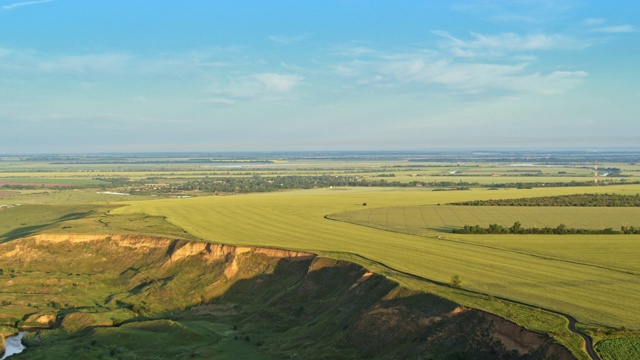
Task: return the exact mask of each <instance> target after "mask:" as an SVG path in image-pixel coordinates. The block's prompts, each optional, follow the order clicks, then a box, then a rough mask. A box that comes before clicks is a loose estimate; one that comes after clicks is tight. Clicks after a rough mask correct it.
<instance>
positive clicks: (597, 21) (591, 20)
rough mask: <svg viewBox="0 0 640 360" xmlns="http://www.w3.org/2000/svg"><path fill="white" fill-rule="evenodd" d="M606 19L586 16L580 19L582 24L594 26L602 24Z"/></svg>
mask: <svg viewBox="0 0 640 360" xmlns="http://www.w3.org/2000/svg"><path fill="white" fill-rule="evenodd" d="M605 21H606V20H605V19H603V18H587V19H584V20H583V21H582V25H586V26H595V25H602V24H604V22H605Z"/></svg>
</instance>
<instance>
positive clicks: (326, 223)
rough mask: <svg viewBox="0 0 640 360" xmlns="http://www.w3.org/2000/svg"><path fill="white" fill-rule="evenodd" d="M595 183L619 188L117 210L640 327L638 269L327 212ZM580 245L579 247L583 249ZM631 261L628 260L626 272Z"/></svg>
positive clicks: (380, 192)
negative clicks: (389, 227) (457, 281)
mask: <svg viewBox="0 0 640 360" xmlns="http://www.w3.org/2000/svg"><path fill="white" fill-rule="evenodd" d="M639 189H640V187H638V186H625V187H619V188H618V189H617V190H618V191H620V192H621V193H625V192H626V193H633V194H635V193H637V192H638V190H639ZM585 190H588V191H593V192H607V191H608V192H611V191H612V188H611V187H609V188H606V189H605V188H604V187H601V188H595V187H594V188H586V189H585V188H554V189H531V190H501V191H481V190H478V191H459V192H458V191H452V192H445V193H443V192H429V191H419V190H410V189H406V190H393V189H348V190H336V189H334V190H316V191H294V192H283V193H270V194H253V195H241V196H227V197H224V196H220V197H202V198H192V199H167V200H157V201H142V202H135V203H131V204H130V206H128V207H123V208H118V209H116V210H113V211H112V213H114V214H134V213H147V214H152V215H156V216H165V217H166V218H167V219H168V221H170V222H171V223H173V224H175V225H177V226H179V227H181V228H184V229H185V230H187V231H188V232H189V233H190V234H192V235H194V236H196V237H198V238H202V239H207V240H209V241H213V242H220V243H227V244H237V245H255V246H267V247H283V248H289V249H300V250H308V251H316V252H320V253H322V252H347V253H354V254H358V255H360V256H362V257H365V258H367V259H370V260H371V261H374V262H379V263H382V264H385V265H386V266H388V267H391V268H393V269H396V270H399V271H403V272H407V273H411V274H415V275H418V276H422V277H425V278H428V279H433V280H435V281H439V282H443V283H446V282H448V281H449V280H450V278H451V276H452V275H453V274H459V275H460V277H461V279H462V281H463V288H466V289H470V290H473V291H479V292H483V293H487V294H493V295H495V296H500V297H505V298H509V299H513V300H517V301H522V302H525V303H528V304H532V305H534V306H541V307H545V308H549V309H553V310H555V311H560V312H564V313H569V314H572V315H574V316H575V317H576V318H577V319H578V320H579V321H581V322H584V323H589V324H596V325H611V326H621V325H624V326H627V327H639V326H640V282H639V281H638V275H637V274H633V273H625V272H621V271H615V270H612V269H606V268H602V267H598V266H593V265H592V264H580V263H576V262H574V261H567V260H574V259H563V258H562V257H560V258H558V259H552V258H551V259H550V258H546V257H540V256H532V255H531V254H528V253H518V252H515V251H513V249H509V248H505V249H496V248H494V247H484V246H478V245H477V244H469V243H466V242H454V241H443V240H442V239H438V238H437V236H434V237H421V236H412V235H407V234H399V233H391V232H387V231H380V230H378V229H372V228H367V227H362V226H356V225H353V224H347V223H343V222H336V221H330V220H327V219H325V218H324V215H326V214H332V213H337V212H342V211H354V210H361V209H363V206H362V204H363V203H364V202H366V203H367V204H368V206H367V208H371V207H388V206H398V205H403V206H408V205H423V204H437V203H446V202H452V201H458V200H459V199H487V198H498V197H503V198H506V197H523V196H527V195H529V196H545V195H546V196H548V195H559V194H571V193H583V192H585ZM601 239H602V241H607V240H608V239H611V238H610V237H602V238H601ZM575 240H576V238H575V237H574V238H571V237H567V238H566V241H575ZM580 248H581V247H580V246H578V247H577V249H576V251H575V252H579V251H580ZM623 250H624V249H622V248H620V249H617V251H623ZM549 251H550V250H549ZM586 251H588V250H586ZM629 251H631V252H633V251H635V250H634V248H631V249H629ZM561 255H562V254H561ZM627 266H628V265H627V264H624V263H621V264H619V267H620V268H623V269H625V268H626V267H627ZM630 266H635V265H630Z"/></svg>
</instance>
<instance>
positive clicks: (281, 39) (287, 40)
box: [267, 34, 308, 45]
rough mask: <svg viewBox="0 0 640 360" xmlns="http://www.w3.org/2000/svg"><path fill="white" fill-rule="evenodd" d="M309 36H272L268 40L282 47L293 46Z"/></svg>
mask: <svg viewBox="0 0 640 360" xmlns="http://www.w3.org/2000/svg"><path fill="white" fill-rule="evenodd" d="M307 36H308V35H307V34H302V35H295V36H284V35H270V36H267V39H269V40H271V41H273V42H274V43H277V44H280V45H293V44H295V43H298V42H300V41H302V40H304V39H305V38H306V37H307Z"/></svg>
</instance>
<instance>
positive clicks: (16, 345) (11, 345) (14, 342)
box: [0, 331, 26, 360]
mask: <svg viewBox="0 0 640 360" xmlns="http://www.w3.org/2000/svg"><path fill="white" fill-rule="evenodd" d="M24 334H26V332H24V331H20V332H19V333H18V335H14V336H10V337H8V338H6V339H5V342H6V345H7V347H6V349H5V350H4V356H3V357H2V359H0V360H4V359H6V358H7V357H8V356H10V355H13V354H18V353H21V352H22V350H24V345H22V342H21V340H22V337H23V336H24Z"/></svg>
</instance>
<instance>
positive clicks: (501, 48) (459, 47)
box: [433, 30, 589, 57]
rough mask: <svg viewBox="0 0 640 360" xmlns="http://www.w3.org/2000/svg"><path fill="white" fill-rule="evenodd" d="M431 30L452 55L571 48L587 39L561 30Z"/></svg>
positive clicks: (584, 45) (503, 53)
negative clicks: (461, 34) (460, 33)
mask: <svg viewBox="0 0 640 360" xmlns="http://www.w3.org/2000/svg"><path fill="white" fill-rule="evenodd" d="M433 34H435V35H437V36H440V37H442V38H443V39H445V40H446V41H444V42H443V43H442V44H441V45H442V46H443V47H444V48H447V49H448V50H449V51H450V52H451V53H452V54H453V55H455V56H460V57H475V56H504V55H510V54H512V53H513V52H532V51H543V50H571V49H580V48H584V47H587V46H589V44H588V43H587V42H584V41H579V40H577V39H575V38H573V37H569V36H566V35H561V34H527V35H518V34H514V33H503V34H499V35H486V34H479V33H471V37H472V39H470V40H463V39H460V38H457V37H454V36H453V35H451V34H449V33H448V32H446V31H442V30H436V31H433Z"/></svg>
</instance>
